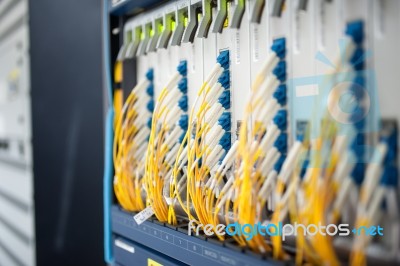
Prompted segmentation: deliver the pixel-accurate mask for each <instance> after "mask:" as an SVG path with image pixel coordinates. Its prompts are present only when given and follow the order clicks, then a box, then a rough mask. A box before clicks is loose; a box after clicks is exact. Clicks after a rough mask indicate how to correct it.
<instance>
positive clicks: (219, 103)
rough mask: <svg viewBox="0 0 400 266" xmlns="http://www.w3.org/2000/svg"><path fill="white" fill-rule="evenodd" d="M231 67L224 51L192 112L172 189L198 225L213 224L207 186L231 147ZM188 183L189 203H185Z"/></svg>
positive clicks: (174, 173)
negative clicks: (229, 90) (184, 190)
mask: <svg viewBox="0 0 400 266" xmlns="http://www.w3.org/2000/svg"><path fill="white" fill-rule="evenodd" d="M228 67H229V51H222V52H221V53H220V55H219V56H218V58H217V64H216V65H215V67H214V68H213V69H212V71H211V73H210V75H209V77H208V78H207V79H206V81H205V82H204V83H203V85H202V87H201V88H200V90H199V92H198V93H197V97H196V100H195V103H194V105H193V106H192V108H191V112H190V116H189V123H188V124H189V126H188V130H187V132H186V135H185V140H184V142H186V143H187V144H186V148H185V147H184V145H185V143H182V145H181V147H180V149H179V151H178V156H177V157H176V161H175V166H174V171H173V180H172V183H171V186H170V197H171V199H173V202H175V201H176V200H178V202H179V204H180V205H181V207H182V209H183V210H184V211H185V212H186V214H187V216H188V218H189V219H190V220H192V221H194V222H197V223H199V222H201V223H203V224H207V223H209V222H210V223H211V220H210V218H212V216H211V213H210V212H208V210H207V204H206V200H207V191H208V188H206V186H205V184H206V182H207V180H209V179H210V178H211V176H212V169H213V168H215V167H217V163H218V160H219V159H220V158H221V157H222V156H223V155H224V153H225V150H224V149H227V148H226V147H225V146H226V145H227V144H226V142H229V144H230V135H229V136H228V135H225V134H224V133H225V132H226V131H227V128H230V114H229V113H224V110H227V109H228V108H229V106H230V96H229V95H230V93H229V92H228V91H227V88H228V87H229V84H230V76H229V70H228ZM228 139H229V140H228ZM222 140H224V141H223V142H222ZM183 172H184V173H183ZM182 173H183V174H182ZM178 178H180V181H178ZM185 182H186V187H185V188H186V199H182V195H181V194H182V191H183V185H184V183H185ZM184 200H186V202H184ZM171 208H172V206H171ZM171 213H172V211H171Z"/></svg>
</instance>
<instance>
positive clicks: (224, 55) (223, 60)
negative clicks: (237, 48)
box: [217, 50, 229, 69]
mask: <svg viewBox="0 0 400 266" xmlns="http://www.w3.org/2000/svg"><path fill="white" fill-rule="evenodd" d="M217 63H218V64H220V65H221V67H223V68H224V69H228V68H229V50H225V51H222V52H220V53H219V55H218V57H217Z"/></svg>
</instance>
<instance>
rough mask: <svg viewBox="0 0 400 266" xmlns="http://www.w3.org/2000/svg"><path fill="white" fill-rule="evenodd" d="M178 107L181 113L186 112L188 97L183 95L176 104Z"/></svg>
mask: <svg viewBox="0 0 400 266" xmlns="http://www.w3.org/2000/svg"><path fill="white" fill-rule="evenodd" d="M178 106H179V107H180V108H181V110H182V111H184V112H187V110H188V97H187V96H186V95H183V96H182V97H181V98H180V99H179V102H178Z"/></svg>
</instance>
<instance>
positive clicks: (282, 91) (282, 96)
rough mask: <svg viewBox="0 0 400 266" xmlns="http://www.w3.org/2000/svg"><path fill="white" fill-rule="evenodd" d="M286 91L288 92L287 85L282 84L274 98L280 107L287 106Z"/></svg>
mask: <svg viewBox="0 0 400 266" xmlns="http://www.w3.org/2000/svg"><path fill="white" fill-rule="evenodd" d="M286 91H287V89H286V85H285V84H281V85H279V86H278V88H277V89H276V91H275V92H274V94H273V96H274V98H275V99H276V100H277V101H278V103H279V104H280V105H285V104H286Z"/></svg>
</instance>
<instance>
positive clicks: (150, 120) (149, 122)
mask: <svg viewBox="0 0 400 266" xmlns="http://www.w3.org/2000/svg"><path fill="white" fill-rule="evenodd" d="M152 124H153V118H151V117H150V118H149V119H148V120H147V127H148V128H150V129H151V125H152Z"/></svg>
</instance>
